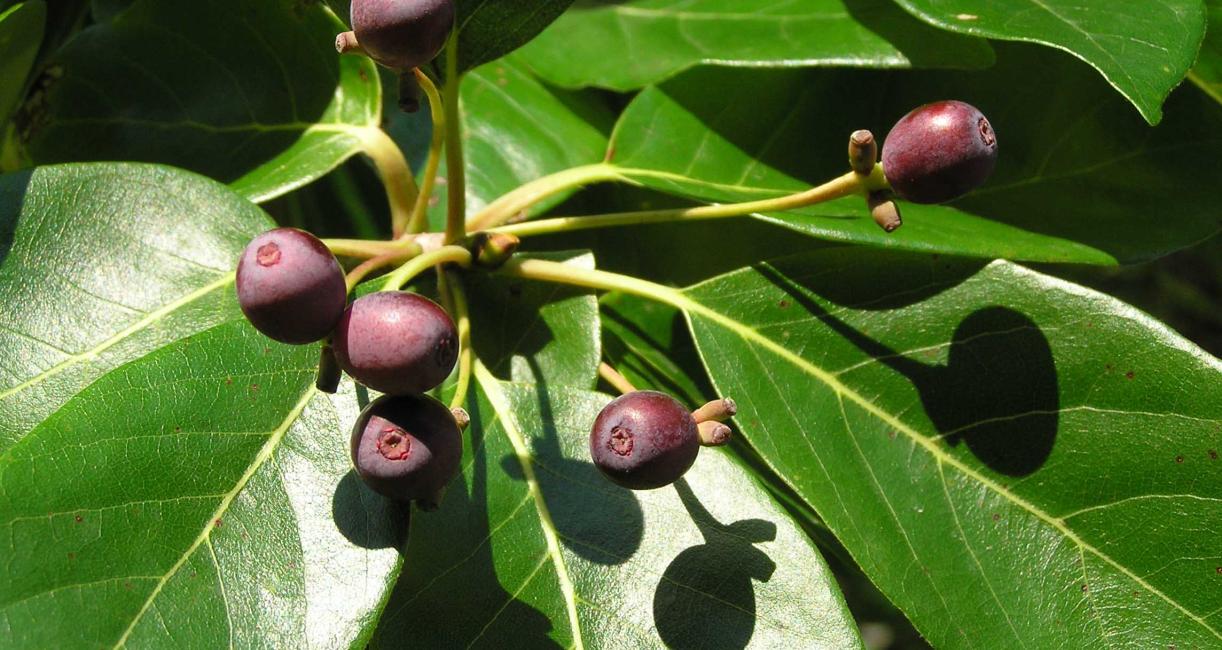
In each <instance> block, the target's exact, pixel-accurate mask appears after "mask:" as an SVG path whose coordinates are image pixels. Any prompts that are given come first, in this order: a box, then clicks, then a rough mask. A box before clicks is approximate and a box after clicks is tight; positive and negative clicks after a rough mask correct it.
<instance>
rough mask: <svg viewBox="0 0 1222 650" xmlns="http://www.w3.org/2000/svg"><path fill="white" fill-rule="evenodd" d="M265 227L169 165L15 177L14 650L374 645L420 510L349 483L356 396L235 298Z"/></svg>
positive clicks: (8, 456) (3, 453) (3, 520)
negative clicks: (375, 627) (265, 329)
mask: <svg viewBox="0 0 1222 650" xmlns="http://www.w3.org/2000/svg"><path fill="white" fill-rule="evenodd" d="M183 214H191V215H193V216H194V217H195V219H193V220H190V221H188V220H184V219H182V218H181V215H183ZM270 225H271V223H270V220H269V219H268V218H267V217H266V215H264V214H263V213H262V212H261V211H260V210H259V209H258V208H256V207H254V206H253V205H251V204H250V203H248V202H246V201H245V200H243V199H241V198H240V197H238V196H237V195H235V194H233V193H232V192H230V191H229V190H227V189H226V188H224V187H223V186H220V185H218V184H216V183H214V182H212V181H209V180H207V179H204V178H201V177H198V176H195V175H193V174H189V173H186V172H183V171H179V170H173V169H168V168H162V167H155V166H149V165H133V164H86V165H65V166H60V167H45V168H39V169H37V170H35V171H34V172H32V173H30V172H26V173H21V174H11V175H8V176H4V177H3V178H0V234H2V236H0V242H3V247H2V248H0V251H2V252H0V304H3V305H4V307H5V308H4V310H3V314H4V316H3V320H0V349H3V350H4V351H5V354H4V355H2V356H0V359H2V363H3V367H2V371H3V373H2V375H0V376H2V378H3V384H0V386H3V388H2V389H0V414H2V415H0V422H3V424H2V425H0V426H2V428H0V555H3V556H4V557H5V558H6V559H7V561H6V562H4V563H3V566H2V567H0V621H3V623H4V629H5V630H6V632H5V639H6V645H8V646H11V647H30V648H48V647H82V646H103V645H105V646H119V645H124V644H126V645H128V646H145V647H164V646H167V645H171V646H172V645H181V644H182V643H184V642H185V640H189V643H191V644H197V645H202V646H224V645H226V644H228V645H232V646H236V647H251V646H279V647H306V646H309V647H314V646H318V647H348V646H349V645H350V644H352V643H353V642H354V640H356V639H359V638H361V637H362V636H363V635H367V633H368V631H369V630H370V628H371V626H372V623H373V621H374V620H375V619H376V616H377V613H378V611H379V610H380V606H381V603H382V600H383V598H384V595H385V593H386V591H387V590H388V589H389V585H390V583H391V582H392V581H393V578H394V576H395V574H396V572H397V569H398V566H399V563H400V562H401V559H400V547H401V545H402V542H403V537H404V535H405V519H404V517H403V513H402V512H400V511H398V510H396V509H394V508H391V507H389V506H388V505H387V504H386V502H384V501H383V500H382V499H380V498H378V497H376V496H374V495H373V494H372V493H370V492H369V491H368V490H366V489H364V488H363V487H362V485H361V483H360V482H359V480H357V479H355V478H354V476H353V475H351V473H350V461H349V460H348V453H347V444H346V431H347V429H348V427H349V426H350V423H351V422H352V421H353V420H354V419H355V417H356V413H357V407H358V403H357V399H356V397H355V391H354V390H353V389H352V386H351V384H349V385H347V386H346V388H345V390H344V391H343V393H342V394H341V395H339V396H336V397H330V396H323V395H319V394H317V393H316V391H315V390H314V389H313V380H314V372H315V365H316V363H317V350H316V349H315V348H313V347H312V346H305V347H296V348H294V347H289V346H284V345H280V344H276V343H273V342H271V341H270V340H268V339H266V338H264V337H263V336H261V335H259V334H258V333H256V332H255V331H254V330H253V329H252V328H251V327H250V326H249V325H248V324H246V322H245V320H244V319H243V317H242V315H241V312H240V311H239V310H238V308H237V304H236V300H235V299H234V297H233V286H232V278H233V274H232V269H233V264H234V262H235V261H236V259H237V256H238V253H239V252H240V251H241V249H242V247H243V246H244V245H245V243H246V241H247V240H248V239H249V238H250V237H251V236H252V235H253V234H255V233H258V232H260V231H262V230H264V229H266V228H268V227H269V226H270Z"/></svg>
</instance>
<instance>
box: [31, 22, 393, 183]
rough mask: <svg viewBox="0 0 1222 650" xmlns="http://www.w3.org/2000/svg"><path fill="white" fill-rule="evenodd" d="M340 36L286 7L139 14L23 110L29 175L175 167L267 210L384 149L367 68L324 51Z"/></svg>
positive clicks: (65, 58)
mask: <svg viewBox="0 0 1222 650" xmlns="http://www.w3.org/2000/svg"><path fill="white" fill-rule="evenodd" d="M342 29H343V24H342V23H341V22H340V21H339V20H337V19H336V17H335V16H334V14H332V13H331V12H330V10H328V9H327V8H326V6H325V5H323V4H321V3H301V2H298V1H297V0H270V1H266V2H243V1H242V0H206V1H204V2H191V3H167V2H157V1H156V0H138V1H137V2H135V3H133V4H132V6H131V7H130V8H128V9H126V10H125V11H124V12H122V13H120V14H118V15H117V16H116V17H114V18H113V19H112V20H111V21H109V22H104V23H100V24H97V25H94V26H93V27H90V28H89V29H86V30H85V31H83V32H81V33H80V34H79V35H78V36H77V37H76V38H74V39H73V40H72V42H71V43H69V44H68V45H67V46H65V47H64V48H63V50H61V51H60V52H59V53H58V54H57V55H56V56H55V57H54V58H53V60H52V62H51V65H53V66H55V69H56V70H59V71H60V72H62V77H59V78H58V79H57V81H56V82H55V83H54V84H52V85H51V87H50V88H49V89H48V91H47V95H46V99H45V102H44V103H42V104H40V105H36V106H34V107H32V108H31V111H32V112H31V115H30V116H28V118H27V119H28V121H29V122H30V124H29V125H28V127H27V129H28V130H27V133H26V134H25V137H26V138H27V140H28V141H29V144H28V147H29V150H30V152H31V155H32V156H33V158H34V160H35V162H37V163H50V162H62V161H78V160H139V161H149V162H159V163H166V164H172V165H176V166H180V167H185V168H187V169H191V170H194V171H198V172H200V173H203V174H206V175H208V176H211V177H213V178H215V179H217V180H221V181H224V182H231V183H233V184H234V187H235V188H236V189H237V190H238V191H239V192H241V193H242V194H243V195H244V196H246V197H247V198H250V199H254V200H260V201H261V200H265V199H269V198H272V197H274V196H277V195H279V194H283V193H285V192H288V191H289V190H291V189H293V188H295V187H298V186H301V185H304V184H306V183H308V182H310V181H311V180H314V179H315V178H318V177H320V176H322V175H323V174H325V173H327V172H328V171H330V170H331V169H333V168H335V167H336V166H337V165H338V164H339V163H341V162H343V161H344V160H345V159H346V158H348V157H349V156H352V155H353V154H355V153H357V152H360V151H362V150H367V149H370V148H372V147H384V146H387V144H388V143H387V142H386V141H385V138H384V136H383V135H382V134H381V132H380V130H379V129H378V128H377V127H378V122H379V121H380V119H381V115H380V111H381V108H380V92H381V91H380V86H379V85H378V82H377V74H376V71H375V69H374V66H373V63H372V62H371V61H370V60H368V59H366V58H365V57H355V56H354V57H340V56H338V55H336V54H335V51H334V49H333V48H332V43H333V42H334V38H335V34H336V33H338V32H339V31H341V30H342Z"/></svg>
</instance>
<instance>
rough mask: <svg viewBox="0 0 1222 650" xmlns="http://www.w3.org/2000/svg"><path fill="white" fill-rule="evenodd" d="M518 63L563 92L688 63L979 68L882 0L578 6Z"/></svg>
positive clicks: (644, 79) (589, 1)
mask: <svg viewBox="0 0 1222 650" xmlns="http://www.w3.org/2000/svg"><path fill="white" fill-rule="evenodd" d="M520 56H521V57H522V60H523V61H524V62H525V63H526V64H527V65H528V66H530V68H531V69H532V70H534V71H535V72H536V73H538V74H539V75H540V76H542V77H543V78H545V79H547V80H548V81H551V82H553V83H556V84H558V85H561V86H565V87H581V86H600V87H603V88H612V89H615V90H631V89H634V88H641V87H643V86H647V85H649V84H651V83H655V82H658V81H661V80H663V79H665V78H667V77H670V76H671V75H673V74H675V73H677V72H681V71H683V70H685V69H687V68H690V67H692V66H694V65H699V64H702V63H710V64H715V65H730V66H742V67H786V68H789V67H796V66H812V65H839V66H854V67H869V68H907V67H949V68H961V67H969V68H970V67H983V66H987V65H988V64H990V63H992V61H993V55H992V51H991V50H990V49H989V46H988V44H987V43H986V42H985V41H984V40H982V39H976V38H964V37H961V36H956V35H953V34H949V33H947V32H944V31H940V30H937V29H933V28H931V27H928V26H926V25H923V24H921V22H920V21H918V20H916V19H914V18H913V17H912V16H909V15H908V14H906V13H904V11H903V10H901V9H900V8H899V7H896V6H895V4H894V3H892V2H891V1H890V0H848V1H846V0H807V1H806V2H803V3H800V4H796V3H794V2H792V0H696V1H695V2H676V1H675V0H625V1H623V2H603V1H600V0H581V1H580V2H578V3H577V4H576V6H574V7H573V9H572V10H570V11H569V12H567V13H566V14H564V15H563V16H561V17H560V19H559V20H557V21H556V22H555V23H554V24H552V26H551V27H549V28H548V29H547V30H545V31H544V32H543V34H541V35H540V36H539V38H537V39H535V40H534V41H532V42H531V43H530V44H529V45H527V46H526V47H524V48H522V50H521V52H520Z"/></svg>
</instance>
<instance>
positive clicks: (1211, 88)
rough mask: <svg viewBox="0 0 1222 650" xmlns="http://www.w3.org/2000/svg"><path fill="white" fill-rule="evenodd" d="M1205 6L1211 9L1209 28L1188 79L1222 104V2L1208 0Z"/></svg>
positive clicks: (1220, 0)
mask: <svg viewBox="0 0 1222 650" xmlns="http://www.w3.org/2000/svg"><path fill="white" fill-rule="evenodd" d="M1205 5H1206V7H1208V9H1209V27H1208V29H1206V31H1205V42H1204V43H1202V44H1201V53H1200V54H1199V55H1198V56H1197V63H1196V66H1195V67H1193V68H1192V70H1190V71H1189V72H1188V79H1189V80H1190V81H1192V83H1194V84H1196V85H1197V86H1199V87H1200V88H1201V90H1204V91H1205V92H1207V93H1209V96H1210V97H1213V98H1214V100H1215V101H1217V102H1218V103H1220V104H1222V0H1206V1H1205Z"/></svg>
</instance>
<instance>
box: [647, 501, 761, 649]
mask: <svg viewBox="0 0 1222 650" xmlns="http://www.w3.org/2000/svg"><path fill="white" fill-rule="evenodd" d="M674 485H675V490H676V491H677V492H678V493H679V499H680V500H681V501H682V502H683V506H684V508H686V509H687V511H688V513H689V514H690V515H691V517H692V521H693V522H695V524H696V526H697V527H698V528H699V529H700V533H701V535H703V536H704V543H703V544H698V545H696V546H692V547H689V548H687V549H685V550H683V552H681V553H679V555H678V556H676V557H675V559H674V560H672V561H671V563H670V565H668V566H667V567H666V571H665V572H664V573H663V574H662V580H661V581H660V582H659V583H658V586H657V589H656V590H655V591H654V597H653V616H654V623H655V625H656V626H657V630H658V634H659V635H660V636H661V637H662V641H663V642H665V643H666V645H667V647H669V648H672V649H675V650H684V649H687V648H692V649H698V648H699V649H716V650H731V649H732V650H738V649H741V648H745V647H747V644H748V643H749V642H750V641H751V637H752V636H753V635H754V634H755V619H756V602H755V585H754V583H753V582H752V581H759V582H768V581H769V580H771V579H772V574H773V572H775V571H776V568H777V565H776V563H775V562H773V561H772V558H770V557H768V555H767V554H766V553H764V551H762V550H760V549H759V548H756V546H755V544H759V543H763V542H770V541H773V540H775V539H776V535H777V527H776V524H774V523H772V522H770V521H765V520H763V519H744V520H741V521H736V522H734V523H731V524H722V523H720V522H718V521H717V520H716V519H715V518H714V517H713V516H712V514H711V513H709V511H708V510H706V509H705V508H704V505H703V504H701V503H700V500H699V499H698V498H697V497H696V494H695V492H693V491H692V488H691V486H690V485H689V484H688V483H687V480H686V479H679V480H678V481H677V482H675V484H674ZM710 600H712V601H714V602H716V604H717V605H718V608H717V609H716V610H711V609H710V607H709V601H710ZM722 608H726V609H730V608H732V609H733V610H737V611H736V612H734V614H735V615H725V614H726V613H725V612H724V611H722ZM712 611H716V614H715V615H710V614H711V612H712Z"/></svg>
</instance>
